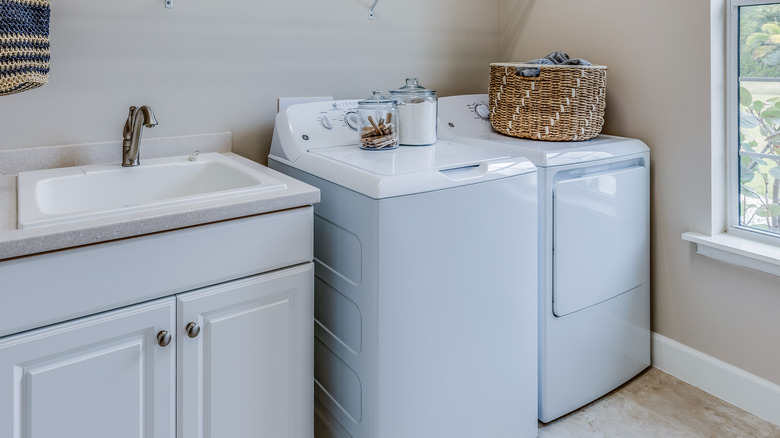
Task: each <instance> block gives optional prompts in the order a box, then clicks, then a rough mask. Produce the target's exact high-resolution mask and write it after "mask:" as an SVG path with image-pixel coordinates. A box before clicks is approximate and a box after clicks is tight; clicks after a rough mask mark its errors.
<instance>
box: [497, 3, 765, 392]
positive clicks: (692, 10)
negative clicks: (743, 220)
mask: <svg viewBox="0 0 780 438" xmlns="http://www.w3.org/2000/svg"><path fill="white" fill-rule="evenodd" d="M713 2H714V3H716V4H717V5H716V6H718V7H715V15H714V16H712V18H713V20H714V21H715V22H716V24H717V25H718V26H719V25H720V23H721V22H723V21H722V18H721V15H720V14H721V13H722V8H720V6H721V5H722V3H723V2H722V0H713ZM710 20H711V14H710V0H685V1H680V0H653V1H647V0H588V1H582V0H502V52H501V56H502V60H504V61H522V60H528V59H533V58H538V57H540V56H544V55H546V54H547V53H549V52H551V51H554V50H563V51H567V52H568V53H569V54H570V55H573V56H576V57H582V58H585V59H588V60H591V61H592V62H594V63H597V64H605V65H607V66H608V67H609V72H608V75H607V114H606V123H605V127H604V131H605V132H606V133H610V134H616V135H623V136H629V137H637V138H640V139H642V140H643V141H645V142H646V143H647V144H648V146H649V147H650V149H651V155H650V156H651V175H652V176H651V178H652V291H653V292H652V312H653V317H652V327H653V330H654V331H655V332H658V333H660V334H661V335H664V336H666V337H669V338H672V339H674V340H676V341H678V342H680V343H682V344H685V345H687V346H689V347H691V348H694V349H697V350H699V351H702V352H703V353H705V354H708V355H710V356H713V357H715V358H717V359H720V360H722V361H725V362H728V363H730V364H732V365H734V366H737V367H739V368H742V369H744V370H746V371H749V372H751V373H753V374H756V375H758V376H759V377H762V378H764V379H767V380H770V381H772V382H774V383H778V384H780V367H778V366H777V364H778V363H780V344H778V342H777V334H778V333H780V317H778V312H779V311H780V279H778V277H775V276H772V275H768V274H763V273H758V272H755V271H751V270H748V269H744V268H739V267H735V266H732V265H727V264H724V263H721V262H717V261H714V260H710V259H707V258H704V257H702V256H699V255H696V254H695V252H694V248H693V245H692V244H690V243H688V242H684V241H683V240H681V239H680V235H681V234H682V233H684V232H686V231H699V232H705V233H709V232H710V231H711V229H712V223H713V222H714V223H716V224H718V223H719V222H720V220H719V215H717V214H716V215H713V214H712V206H713V205H714V204H715V205H716V204H719V203H720V202H721V200H720V196H721V192H722V191H721V190H720V188H719V187H715V188H713V187H712V186H711V184H710V181H711V179H712V178H713V176H716V177H717V176H718V175H719V173H720V172H721V171H722V167H721V163H720V162H719V161H718V158H719V156H720V155H721V154H722V152H721V149H720V145H719V143H720V142H722V141H723V140H722V137H721V136H722V135H723V128H722V118H720V117H718V116H717V115H718V114H721V113H722V106H723V102H722V99H721V98H720V97H718V98H717V99H712V98H711V87H712V88H715V89H718V88H719V87H720V86H721V83H720V82H719V79H716V80H715V82H713V81H712V80H711V67H710V63H711V60H714V61H716V69H717V68H719V67H718V66H719V65H720V64H718V62H717V61H719V59H718V58H720V57H721V56H722V52H723V49H722V44H721V42H720V41H717V42H716V45H715V47H714V53H715V56H711V51H710V42H711V41H710ZM716 73H718V72H717V71H716ZM711 113H714V114H715V115H716V117H711ZM711 120H714V122H712V121H711ZM712 144H715V145H716V147H715V149H714V150H713V148H712V146H711V145H712ZM713 158H714V159H715V162H714V166H713V163H712V161H711V160H713ZM716 206H717V205H716ZM716 211H717V208H716ZM721 223H722V222H721Z"/></svg>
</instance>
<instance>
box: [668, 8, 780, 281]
mask: <svg viewBox="0 0 780 438" xmlns="http://www.w3.org/2000/svg"><path fill="white" fill-rule="evenodd" d="M776 2H777V0H766V1H754V0H711V1H710V6H711V10H710V17H711V24H710V40H711V46H710V53H711V71H712V73H711V76H712V83H711V87H712V88H711V99H712V100H711V102H712V103H711V108H712V111H711V117H712V123H711V126H712V132H711V136H712V168H711V170H712V198H711V201H712V216H711V218H712V220H711V229H710V230H709V231H710V232H709V234H704V233H697V232H687V233H684V234H683V235H682V238H683V239H684V240H686V241H689V242H692V243H695V244H696V252H697V254H701V255H704V256H706V257H710V258H713V259H716V260H720V261H722V262H726V263H730V264H734V265H738V266H744V267H747V268H751V269H755V270H758V271H762V272H766V273H770V274H773V275H777V276H780V245H778V238H777V237H766V236H763V235H761V233H758V232H751V231H747V230H744V229H740V228H737V227H732V226H731V224H734V223H736V224H738V223H739V211H738V210H737V209H734V208H729V206H730V205H734V203H738V202H739V192H738V187H737V185H736V184H731V181H733V179H734V176H735V175H736V174H737V171H738V169H736V168H735V164H736V163H735V162H734V160H733V159H732V157H734V155H735V154H736V153H737V152H738V151H737V149H736V148H737V147H738V146H737V145H736V144H735V143H734V142H730V143H729V142H727V141H726V139H729V138H733V137H732V135H737V130H736V126H733V124H732V123H730V122H731V121H732V120H736V116H737V114H736V112H737V110H738V108H737V106H736V103H737V99H738V96H737V87H734V86H733V84H734V83H735V82H736V81H737V69H736V65H737V64H736V61H737V56H738V47H737V45H738V42H737V41H735V40H733V39H732V38H731V35H732V31H733V30H734V29H735V26H737V25H738V21H737V20H738V14H737V8H738V7H739V6H742V5H745V4H766V3H776ZM724 24H725V25H726V26H725V28H724ZM724 48H725V51H724ZM724 67H726V68H725V70H726V72H723V70H724ZM724 93H725V98H724ZM724 120H728V121H729V123H726V129H725V132H724V130H723V129H722V128H721V127H722V126H723V121H724Z"/></svg>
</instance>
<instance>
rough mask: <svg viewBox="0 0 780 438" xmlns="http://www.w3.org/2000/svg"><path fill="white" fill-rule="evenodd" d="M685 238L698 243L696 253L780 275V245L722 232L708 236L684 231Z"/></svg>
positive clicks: (683, 236)
mask: <svg viewBox="0 0 780 438" xmlns="http://www.w3.org/2000/svg"><path fill="white" fill-rule="evenodd" d="M682 238H683V240H687V241H689V242H693V243H695V244H696V253H697V254H701V255H703V256H706V257H710V258H713V259H715V260H720V261H722V262H726V263H731V264H733V265H738V266H744V267H746V268H751V269H755V270H757V271H762V272H766V273H768V274H773V275H777V276H780V247H777V246H775V245H769V244H766V243H761V242H756V241H754V240H750V239H746V238H744V237H739V236H734V235H732V234H727V233H722V234H716V235H714V236H708V235H706V234H701V233H693V232H688V233H683V235H682Z"/></svg>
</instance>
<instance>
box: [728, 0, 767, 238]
mask: <svg viewBox="0 0 780 438" xmlns="http://www.w3.org/2000/svg"><path fill="white" fill-rule="evenodd" d="M768 4H780V0H728V3H727V15H726V184H727V187H726V232H728V233H731V234H733V235H734V236H738V237H742V238H746V239H749V240H755V241H757V242H760V243H765V244H770V245H779V246H780V235H777V234H775V233H771V232H765V231H762V230H759V229H755V228H749V227H746V226H743V225H741V224H740V199H739V190H740V184H739V162H740V160H739V147H740V145H739V33H738V32H739V8H740V7H743V6H759V5H768Z"/></svg>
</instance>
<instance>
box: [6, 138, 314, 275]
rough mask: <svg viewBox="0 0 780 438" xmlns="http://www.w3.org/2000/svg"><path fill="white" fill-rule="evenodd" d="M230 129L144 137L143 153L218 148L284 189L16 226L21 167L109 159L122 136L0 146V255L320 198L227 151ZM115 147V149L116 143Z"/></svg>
mask: <svg viewBox="0 0 780 438" xmlns="http://www.w3.org/2000/svg"><path fill="white" fill-rule="evenodd" d="M231 140H232V136H231V134H230V133H220V134H207V135H202V136H187V137H169V138H164V139H148V140H143V142H142V145H141V165H142V166H143V159H144V157H147V158H157V157H163V156H176V155H189V154H191V153H193V152H195V150H198V151H200V152H201V153H206V152H220V153H223V154H225V155H226V156H228V157H230V158H231V159H235V160H240V161H242V162H243V163H244V164H246V165H249V166H251V167H255V168H257V169H260V170H261V171H263V172H265V173H267V174H269V175H271V176H272V177H273V178H276V179H278V180H279V181H281V182H283V183H285V184H286V185H287V188H286V190H282V191H273V192H266V193H262V192H261V193H256V194H248V195H244V196H236V197H233V198H228V199H218V200H210V201H208V200H207V201H201V202H198V203H193V204H189V205H179V206H170V207H161V208H158V209H154V210H148V211H143V212H135V213H125V214H118V215H115V216H111V217H105V218H96V219H88V220H83V221H78V222H73V223H66V224H60V225H51V226H41V227H36V228H25V229H18V228H17V212H16V205H17V201H16V181H17V174H18V173H19V172H23V171H29V170H39V169H46V168H54V167H68V166H78V165H86V164H98V163H105V162H112V161H113V160H114V159H117V160H118V159H119V158H120V157H121V142H107V143H95V144H89V145H68V146H54V147H46V148H30V149H17V150H8V151H0V260H6V259H11V258H16V257H23V256H29V255H33V254H40V253H44V252H49V251H56V250H62V249H67V248H74V247H78V246H83V245H90V244H95V243H100V242H107V241H111V240H118V239H125V238H129V237H135V236H141V235H145V234H152V233H158V232H163V231H170V230H174V229H178V228H185V227H192V226H196V225H202V224H207V223H211V222H218V221H224V220H230V219H235V218H239V217H245V216H253V215H258V214H263V213H269V212H273V211H279V210H286V209H290V208H296V207H301V206H305V205H311V204H315V203H317V202H319V200H320V192H319V190H318V189H317V188H315V187H312V186H310V185H308V184H305V183H303V182H300V181H298V180H296V179H293V178H290V177H289V176H287V175H284V174H282V173H279V172H276V171H274V170H273V169H270V168H268V167H266V166H263V165H261V164H258V163H255V162H253V161H251V160H248V159H246V158H244V157H241V156H239V155H236V154H234V153H232V152H230V149H231ZM117 148H118V149H117Z"/></svg>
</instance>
